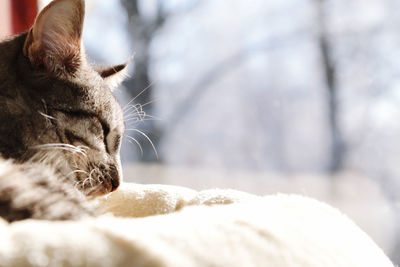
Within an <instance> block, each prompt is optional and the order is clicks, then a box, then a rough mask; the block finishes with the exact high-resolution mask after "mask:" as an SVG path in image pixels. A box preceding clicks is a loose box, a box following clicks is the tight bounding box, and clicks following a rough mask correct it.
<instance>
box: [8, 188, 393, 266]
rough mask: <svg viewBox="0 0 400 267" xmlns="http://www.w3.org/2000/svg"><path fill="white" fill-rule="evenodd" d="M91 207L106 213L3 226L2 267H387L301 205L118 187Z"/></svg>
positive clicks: (354, 232)
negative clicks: (78, 218)
mask: <svg viewBox="0 0 400 267" xmlns="http://www.w3.org/2000/svg"><path fill="white" fill-rule="evenodd" d="M97 205H98V208H99V209H100V210H101V211H103V212H105V213H108V214H106V215H104V216H102V217H100V218H97V219H87V220H83V221H78V222H46V221H33V220H29V221H22V222H16V223H12V224H8V223H7V222H5V221H3V220H1V219H0V266H185V267H189V266H266V267H268V266H271V267H286V266H291V267H292V266H299V267H300V266H307V267H311V266H318V267H320V266H324V267H329V266H346V267H347V266H360V267H368V266H371V267H378V266H379V267H386V266H387V267H389V266H391V267H393V264H392V263H391V262H390V260H389V259H388V258H387V257H386V256H385V254H384V253H383V252H382V250H381V249H380V248H379V247H377V246H376V245H375V243H374V242H373V241H372V240H371V239H370V238H369V237H368V236H367V235H366V234H365V233H364V232H363V231H362V230H360V229H359V228H358V227H357V226H356V225H355V224H354V223H353V222H352V221H350V220H349V219H348V218H347V217H346V216H344V215H342V214H341V213H340V212H339V211H337V210H335V209H333V208H331V207H330V206H328V205H326V204H323V203H321V202H318V201H316V200H313V199H309V198H305V197H301V196H295V195H274V196H266V197H257V196H253V195H249V194H246V193H242V192H238V191H233V190H208V191H203V192H196V191H193V190H190V189H186V188H180V187H172V186H161V185H147V186H144V185H136V184H125V185H123V186H122V188H121V189H120V190H118V191H117V192H115V193H113V194H111V195H110V196H108V197H107V198H104V199H102V200H100V201H99V203H98V204H97ZM123 217H125V218H123Z"/></svg>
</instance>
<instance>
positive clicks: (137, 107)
mask: <svg viewBox="0 0 400 267" xmlns="http://www.w3.org/2000/svg"><path fill="white" fill-rule="evenodd" d="M141 110H142V106H141V105H140V104H135V105H132V104H130V105H128V106H127V107H126V108H125V109H124V110H123V113H124V114H125V113H127V112H140V111H141Z"/></svg>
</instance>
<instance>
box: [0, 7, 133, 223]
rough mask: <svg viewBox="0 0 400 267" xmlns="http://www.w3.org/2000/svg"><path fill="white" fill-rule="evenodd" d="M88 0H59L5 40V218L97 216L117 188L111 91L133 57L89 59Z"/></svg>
mask: <svg viewBox="0 0 400 267" xmlns="http://www.w3.org/2000/svg"><path fill="white" fill-rule="evenodd" d="M84 15H85V2H84V0H54V1H52V2H51V3H50V4H49V5H47V6H46V7H45V8H44V9H43V10H42V11H41V12H40V13H39V15H38V16H37V18H36V20H35V22H34V25H33V26H32V28H31V29H30V30H29V31H28V32H25V33H22V34H20V35H17V36H14V37H11V38H9V39H7V40H5V41H3V42H1V43H0V155H1V156H0V217H2V218H3V219H5V220H7V221H10V222H12V221H16V220H23V219H28V218H33V219H45V220H68V219H79V218H84V217H87V216H94V215H95V212H94V211H93V210H92V209H91V206H90V204H89V202H88V201H87V200H88V199H91V198H94V197H96V196H100V195H104V194H107V193H110V192H112V191H114V190H116V189H117V188H118V186H119V184H120V182H121V179H122V171H121V162H120V157H119V151H120V145H121V138H122V136H123V133H124V127H125V126H124V121H123V112H122V109H121V107H120V105H119V104H118V102H117V101H116V99H115V97H114V96H113V94H112V90H113V85H115V81H121V77H123V74H124V72H125V71H126V68H127V66H126V65H127V64H122V65H118V66H114V67H97V66H91V65H90V64H89V63H88V60H87V59H86V56H85V52H84V47H83V45H82V44H81V43H82V40H81V38H82V28H83V21H84Z"/></svg>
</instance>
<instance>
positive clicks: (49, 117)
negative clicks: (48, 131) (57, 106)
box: [38, 111, 57, 120]
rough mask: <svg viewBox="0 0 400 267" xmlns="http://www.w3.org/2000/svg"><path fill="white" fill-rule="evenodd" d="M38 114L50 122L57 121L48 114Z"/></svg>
mask: <svg viewBox="0 0 400 267" xmlns="http://www.w3.org/2000/svg"><path fill="white" fill-rule="evenodd" d="M38 113H39V114H40V115H42V116H43V117H45V118H46V119H48V120H57V119H56V118H54V117H53V116H50V115H47V114H45V113H43V112H41V111H38Z"/></svg>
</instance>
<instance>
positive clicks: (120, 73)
mask: <svg viewBox="0 0 400 267" xmlns="http://www.w3.org/2000/svg"><path fill="white" fill-rule="evenodd" d="M128 64H129V62H128V63H125V64H121V65H117V66H112V67H105V66H96V67H94V69H95V70H96V71H97V72H98V73H99V75H100V76H101V77H102V78H103V79H104V81H106V82H107V84H108V85H109V86H110V88H111V89H115V88H116V87H118V85H120V84H121V82H123V81H124V79H125V78H126V77H127V76H128V75H127V71H128Z"/></svg>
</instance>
